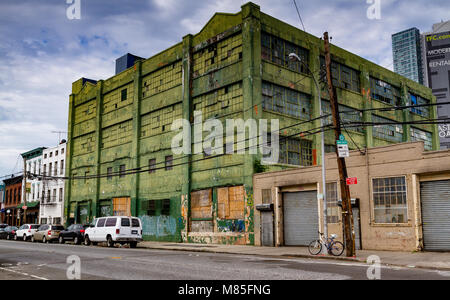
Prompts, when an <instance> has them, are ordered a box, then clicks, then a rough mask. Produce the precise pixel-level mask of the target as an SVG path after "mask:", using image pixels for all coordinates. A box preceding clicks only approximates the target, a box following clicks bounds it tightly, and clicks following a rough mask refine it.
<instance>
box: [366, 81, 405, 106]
mask: <svg viewBox="0 0 450 300" xmlns="http://www.w3.org/2000/svg"><path fill="white" fill-rule="evenodd" d="M370 91H371V94H370V96H371V97H372V99H375V100H379V101H382V102H384V103H387V104H391V105H396V106H400V105H401V100H402V96H401V91H400V89H399V88H398V87H395V86H392V85H390V84H389V83H387V82H385V81H382V80H379V79H376V78H373V77H370Z"/></svg>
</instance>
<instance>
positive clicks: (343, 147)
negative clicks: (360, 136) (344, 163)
mask: <svg viewBox="0 0 450 300" xmlns="http://www.w3.org/2000/svg"><path fill="white" fill-rule="evenodd" d="M336 145H337V149H338V155H339V157H340V158H346V157H350V151H349V149H348V142H347V141H346V140H345V137H344V135H343V134H341V136H340V137H339V141H337V142H336Z"/></svg>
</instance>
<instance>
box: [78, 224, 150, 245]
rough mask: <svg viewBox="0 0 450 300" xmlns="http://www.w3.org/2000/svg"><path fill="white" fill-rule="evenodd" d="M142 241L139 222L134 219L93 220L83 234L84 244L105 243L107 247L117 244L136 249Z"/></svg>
mask: <svg viewBox="0 0 450 300" xmlns="http://www.w3.org/2000/svg"><path fill="white" fill-rule="evenodd" d="M140 241H142V224H141V220H139V219H138V218H134V217H105V218H98V219H96V220H94V223H93V224H92V225H91V226H90V227H89V228H87V229H86V231H85V233H84V244H85V245H86V246H89V245H90V244H91V243H92V244H94V245H96V244H97V243H102V242H106V244H107V246H108V247H114V245H115V244H116V243H118V244H122V245H124V244H129V245H130V247H131V248H136V246H137V243H138V242H140Z"/></svg>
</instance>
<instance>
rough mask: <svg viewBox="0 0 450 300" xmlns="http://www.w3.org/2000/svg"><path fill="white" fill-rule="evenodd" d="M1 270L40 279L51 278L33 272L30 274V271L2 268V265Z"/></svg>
mask: <svg viewBox="0 0 450 300" xmlns="http://www.w3.org/2000/svg"><path fill="white" fill-rule="evenodd" d="M0 270H3V271H7V272H12V273H16V274H19V275H22V276H28V277H32V278H36V279H39V280H49V279H47V278H44V277H39V276H36V275H31V274H28V273H24V272H19V271H15V270H11V269H8V268H1V267H0Z"/></svg>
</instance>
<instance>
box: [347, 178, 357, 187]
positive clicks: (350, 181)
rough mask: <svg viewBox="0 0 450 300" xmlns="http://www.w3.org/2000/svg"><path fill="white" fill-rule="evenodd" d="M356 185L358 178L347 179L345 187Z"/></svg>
mask: <svg viewBox="0 0 450 300" xmlns="http://www.w3.org/2000/svg"><path fill="white" fill-rule="evenodd" d="M355 184H358V178H356V177H354V178H347V185H355Z"/></svg>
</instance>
